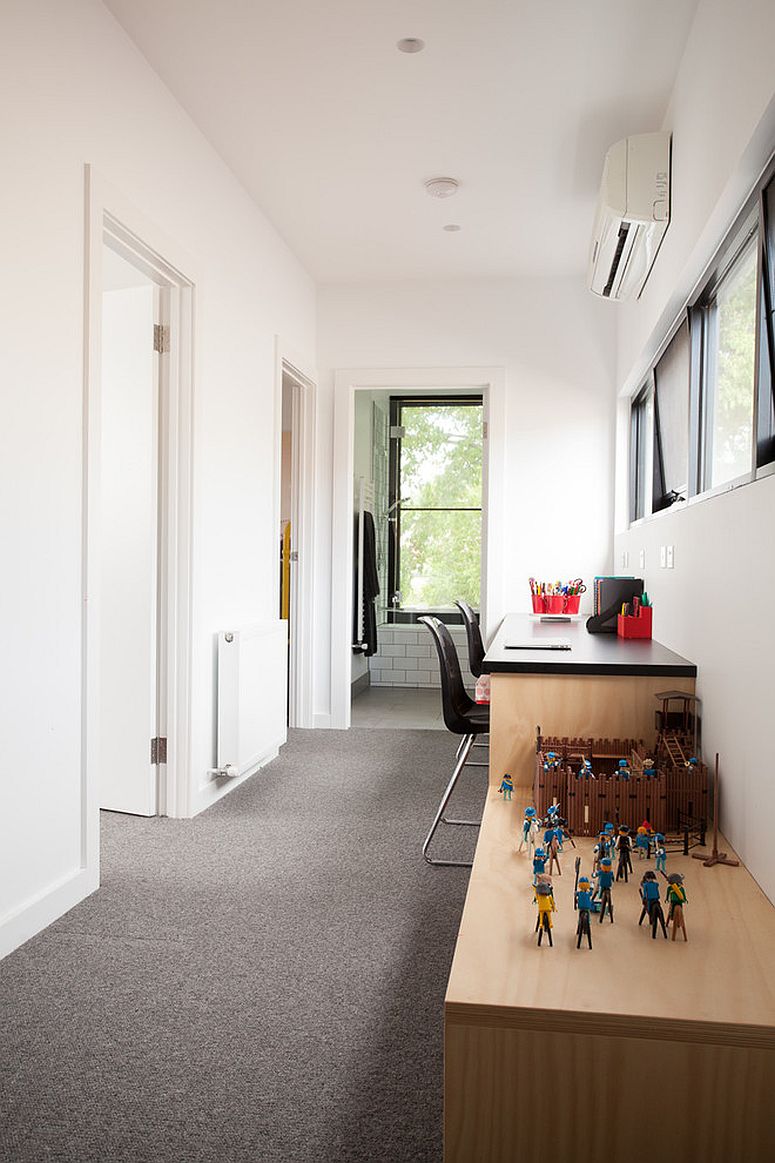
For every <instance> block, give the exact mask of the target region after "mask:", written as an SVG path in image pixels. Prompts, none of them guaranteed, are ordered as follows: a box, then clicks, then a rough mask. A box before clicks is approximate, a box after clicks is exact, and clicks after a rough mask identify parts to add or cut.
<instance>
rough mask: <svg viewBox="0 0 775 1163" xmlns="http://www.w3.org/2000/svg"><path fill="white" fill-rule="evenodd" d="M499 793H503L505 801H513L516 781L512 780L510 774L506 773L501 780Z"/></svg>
mask: <svg viewBox="0 0 775 1163" xmlns="http://www.w3.org/2000/svg"><path fill="white" fill-rule="evenodd" d="M498 791H499V792H503V798H504V800H510V799H511V793H512V792H513V791H514V780H513V779H512V778H511V776H510V775H509V773H508V772H506V774H505V775H504V777H503V779H502V780H501V785H500V787H499V788H498Z"/></svg>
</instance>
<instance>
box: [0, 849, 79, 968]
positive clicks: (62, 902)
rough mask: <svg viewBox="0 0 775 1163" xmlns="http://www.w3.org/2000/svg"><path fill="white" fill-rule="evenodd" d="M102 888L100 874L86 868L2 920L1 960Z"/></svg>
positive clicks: (26, 902)
mask: <svg viewBox="0 0 775 1163" xmlns="http://www.w3.org/2000/svg"><path fill="white" fill-rule="evenodd" d="M99 886H100V878H99V873H98V872H97V871H96V870H95V871H91V870H89V869H85V868H79V869H78V870H77V871H76V872H73V873H71V874H70V875H68V876H66V877H64V878H63V879H62V880H60V881H58V882H57V883H56V884H54V885H52V886H51V887H50V888H47V889H45V890H44V891H43V892H42V893H39V894H38V896H36V897H33V898H32V900H29V901H25V902H24V904H22V905H20V906H19V908H17V909H14V911H13V912H12V913H8V914H7V916H5V917H3V919H2V921H0V957H7V955H8V954H9V953H12V952H13V950H14V949H18V948H19V946H20V945H23V944H24V942H25V941H29V939H30V937H34V936H35V934H36V933H40V931H41V930H42V929H45V928H46V926H47V925H50V924H52V922H54V921H56V920H58V919H59V918H60V917H61V916H63V915H64V914H65V913H67V912H69V911H70V909H72V908H74V906H75V905H77V904H79V903H80V902H81V901H82V900H84V899H85V898H86V897H87V896H90V895H91V894H92V893H93V892H94V891H95V890H96V889H98V888H99Z"/></svg>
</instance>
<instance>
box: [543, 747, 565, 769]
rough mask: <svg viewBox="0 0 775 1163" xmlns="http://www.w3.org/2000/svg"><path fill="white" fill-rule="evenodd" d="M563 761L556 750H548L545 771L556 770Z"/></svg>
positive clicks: (545, 758)
mask: <svg viewBox="0 0 775 1163" xmlns="http://www.w3.org/2000/svg"><path fill="white" fill-rule="evenodd" d="M561 763H562V756H560V755H558V754H557V752H556V751H547V753H546V755H545V757H544V771H554V770H556V769H557V768H558V767H559V766H560V764H561Z"/></svg>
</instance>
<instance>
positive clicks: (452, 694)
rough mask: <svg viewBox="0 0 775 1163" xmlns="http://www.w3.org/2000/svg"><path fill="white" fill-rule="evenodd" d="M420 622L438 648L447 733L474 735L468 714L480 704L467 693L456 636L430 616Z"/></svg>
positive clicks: (442, 703)
mask: <svg viewBox="0 0 775 1163" xmlns="http://www.w3.org/2000/svg"><path fill="white" fill-rule="evenodd" d="M417 621H418V622H422V624H423V625H424V626H427V627H428V629H429V630H430V632H431V634H432V635H433V641H434V642H435V644H436V651H437V653H438V656H439V670H440V671H441V706H442V711H443V713H444V723H445V725H446V727H447V729H448V730H449V731H454V733H455V734H456V735H470V734H473V733H474V732H473V731H472V727H471V723H470V721H469V720H468V719H467V718H466V717H465V715H466V712H467V711H471V710H473V709H474V708H475V707H476V703H475V702H474V701H473V699H472V698H471V697H470V696H469V695H468V694H467V693H466V689H465V687H464V685H463V676H462V674H461V673H460V659H459V658H458V656H457V650H456V649H455V643H454V642H453V641H452V635H451V634H450V632H449V630H448V629H447V627H446V626H445V625H444V623H443V622H441V621H440V620H439V619H438V618H434V617H433V616H432V615H430V614H428V615H426V616H424V617H422V618H418V619H417Z"/></svg>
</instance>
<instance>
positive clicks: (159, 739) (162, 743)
mask: <svg viewBox="0 0 775 1163" xmlns="http://www.w3.org/2000/svg"><path fill="white" fill-rule="evenodd" d="M166 762H167V740H166V739H165V738H164V736H163V735H161V736H159V735H157V736H156V738H155V739H151V763H166Z"/></svg>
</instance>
